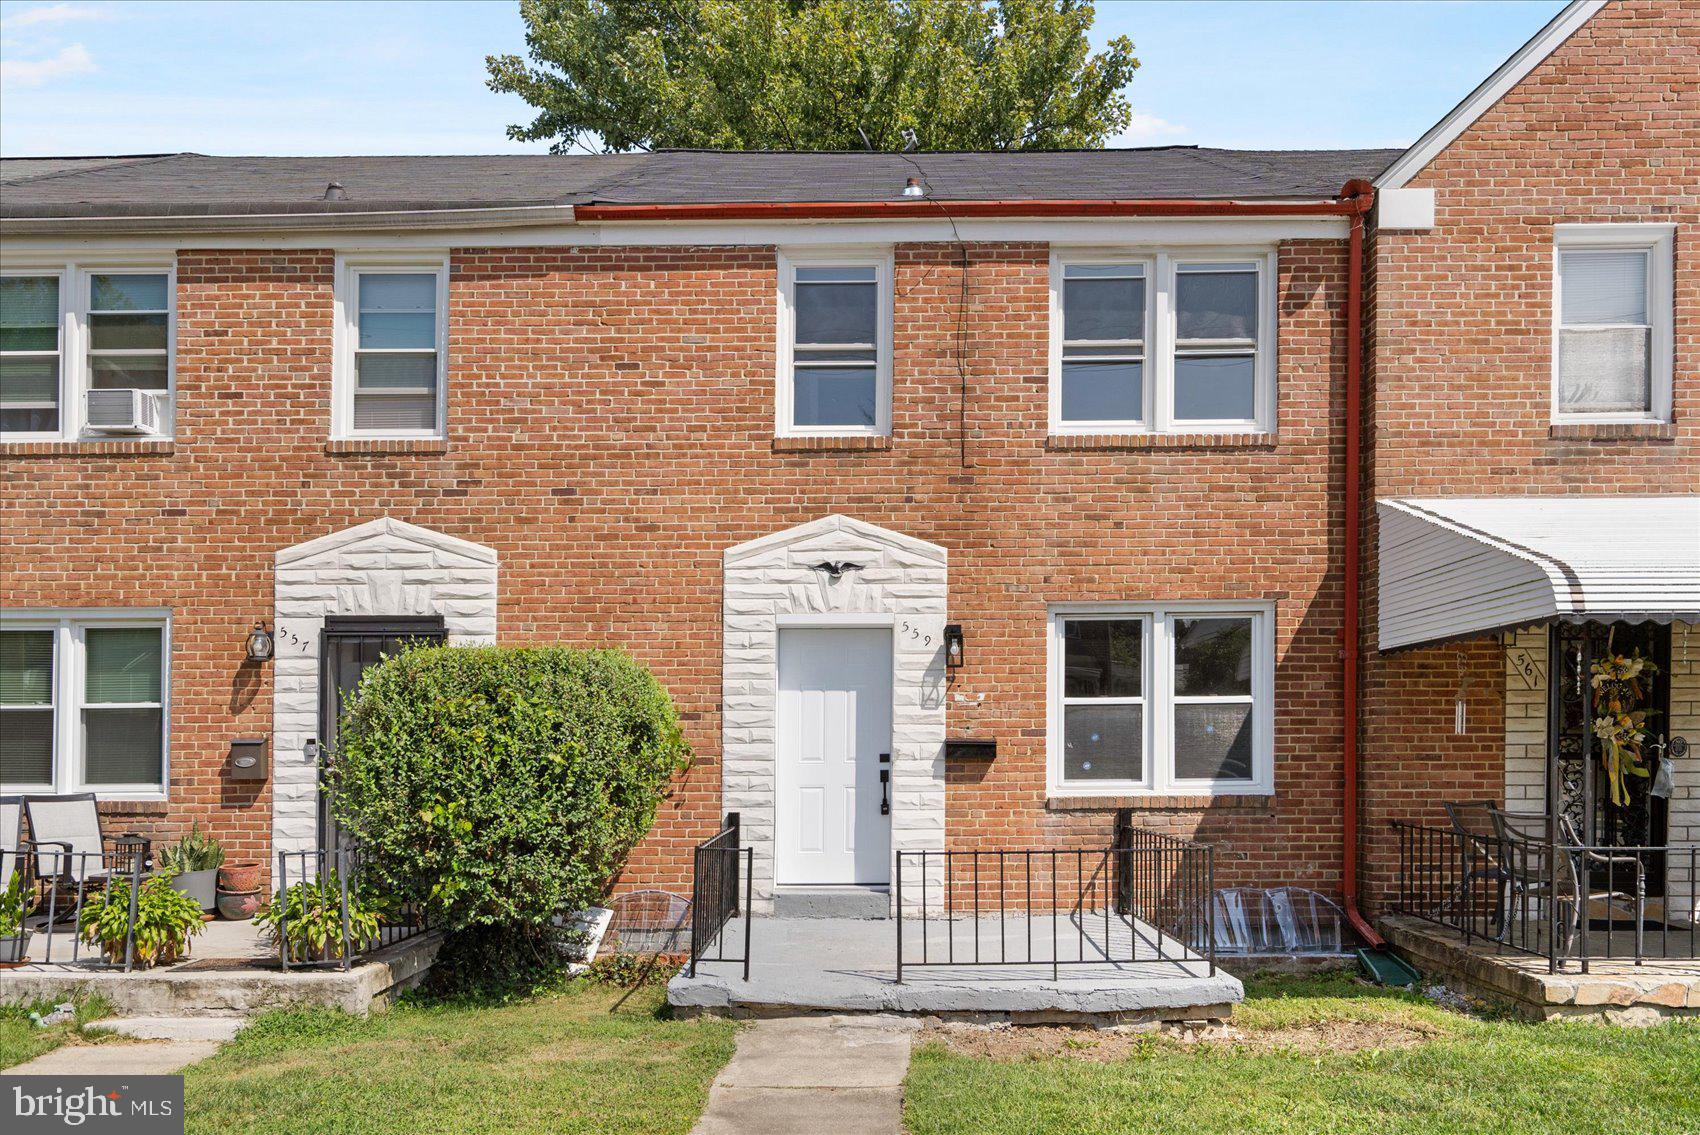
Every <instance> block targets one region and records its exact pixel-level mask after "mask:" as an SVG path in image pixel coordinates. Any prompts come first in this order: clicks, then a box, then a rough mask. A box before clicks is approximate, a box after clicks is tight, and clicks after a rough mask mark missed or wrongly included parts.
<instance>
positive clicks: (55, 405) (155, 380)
mask: <svg viewBox="0 0 1700 1135" xmlns="http://www.w3.org/2000/svg"><path fill="white" fill-rule="evenodd" d="M175 293H176V286H175V280H174V274H173V272H172V270H171V268H170V267H169V266H168V265H161V264H158V263H154V262H149V263H139V262H118V263H113V264H104V263H43V264H42V265H41V266H40V267H38V268H8V269H7V271H6V272H5V274H4V275H0V435H3V436H5V437H6V438H7V439H8V440H20V441H28V440H47V441H55V440H72V439H76V438H83V437H87V438H96V437H103V436H110V435H113V434H126V435H131V436H135V435H138V434H140V435H144V436H145V435H147V434H149V433H152V434H153V435H155V436H160V437H167V436H170V434H171V432H172V418H173V408H172V388H173V382H172V379H173V369H174V367H173V359H172V343H173V337H174V333H175V329H174V324H173V320H174V315H175V299H174V297H175ZM90 391H107V392H110V391H125V392H129V391H135V392H137V393H136V394H134V395H132V396H130V397H129V398H120V399H118V400H116V401H115V402H114V401H113V400H112V399H111V398H110V397H108V398H107V399H106V400H105V401H103V403H102V404H101V406H100V407H99V408H98V409H91V407H90V406H89V404H88V402H86V401H85V397H86V395H87V394H88V392H90ZM138 408H139V409H138Z"/></svg>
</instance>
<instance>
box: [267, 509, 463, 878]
mask: <svg viewBox="0 0 1700 1135" xmlns="http://www.w3.org/2000/svg"><path fill="white" fill-rule="evenodd" d="M276 596H277V609H276V616H275V625H276V640H277V658H276V661H275V662H274V663H273V665H274V666H275V667H276V672H275V674H274V678H275V681H276V693H275V695H274V697H273V701H272V752H273V756H272V850H273V852H274V853H275V852H278V851H306V850H311V849H312V848H313V847H314V845H315V843H316V841H317V839H318V791H319V784H318V768H317V766H316V765H315V763H314V762H313V761H312V760H310V759H309V758H308V756H307V754H306V752H305V749H306V745H307V741H308V740H309V739H310V738H315V737H317V736H318V735H319V632H320V630H321V629H322V628H323V627H324V624H325V616H326V615H441V616H442V617H443V623H444V625H445V627H446V628H447V630H448V635H449V641H450V642H451V643H464V644H474V643H493V642H495V641H496V553H495V552H494V551H493V550H492V549H490V548H486V547H484V546H483V545H482V544H473V543H470V542H468V541H466V540H459V539H456V538H455V537H453V536H446V535H444V534H443V533H441V532H433V531H432V530H430V529H428V528H420V527H418V526H416V525H412V524H405V523H403V522H401V521H399V520H391V519H388V518H385V519H382V520H373V521H370V522H368V523H366V524H361V525H358V526H356V527H354V528H348V529H344V530H343V531H341V532H333V533H331V534H330V535H329V536H321V537H320V538H319V539H317V540H309V541H308V542H307V543H305V544H296V545H295V546H294V547H291V548H285V549H283V550H282V551H280V552H278V553H277V575H276Z"/></svg>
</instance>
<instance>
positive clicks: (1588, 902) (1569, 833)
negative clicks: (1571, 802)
mask: <svg viewBox="0 0 1700 1135" xmlns="http://www.w3.org/2000/svg"><path fill="white" fill-rule="evenodd" d="M1558 837H1559V838H1560V839H1561V840H1563V841H1564V843H1565V845H1566V849H1567V850H1569V852H1570V854H1569V855H1568V856H1566V858H1567V859H1569V860H1570V874H1571V877H1572V879H1573V882H1574V886H1575V888H1576V894H1577V904H1576V906H1577V911H1576V917H1575V919H1574V921H1575V923H1576V929H1580V928H1581V922H1582V919H1584V918H1592V913H1591V911H1592V908H1593V905H1594V903H1595V902H1600V901H1603V902H1604V903H1605V904H1606V934H1607V935H1608V938H1609V935H1610V934H1611V932H1612V930H1611V928H1612V923H1613V922H1615V921H1616V920H1615V919H1614V918H1613V917H1612V908H1613V904H1614V903H1615V902H1617V901H1618V900H1622V901H1624V902H1626V903H1628V904H1630V906H1631V907H1632V908H1633V909H1634V911H1635V956H1636V957H1637V958H1639V957H1641V956H1642V953H1643V951H1644V949H1645V947H1646V945H1647V865H1646V864H1645V863H1643V862H1642V861H1641V857H1640V856H1639V855H1607V854H1605V853H1604V852H1602V851H1600V850H1598V849H1596V848H1589V847H1585V846H1584V845H1583V843H1582V835H1581V833H1580V832H1578V831H1577V830H1576V825H1575V823H1574V822H1572V821H1571V819H1570V817H1569V816H1560V817H1559V818H1558ZM1595 867H1604V868H1605V869H1606V887H1605V889H1604V890H1598V891H1597V890H1594V889H1593V868H1595ZM1622 867H1628V868H1630V869H1631V870H1632V871H1633V878H1634V880H1635V889H1634V890H1633V891H1620V890H1616V889H1615V884H1616V883H1617V882H1618V879H1619V874H1618V869H1619V868H1622ZM1608 944H1609V942H1608ZM1567 950H1568V947H1567Z"/></svg>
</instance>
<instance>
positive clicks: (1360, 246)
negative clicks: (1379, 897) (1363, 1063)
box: [1340, 179, 1387, 949]
mask: <svg viewBox="0 0 1700 1135" xmlns="http://www.w3.org/2000/svg"><path fill="white" fill-rule="evenodd" d="M1340 198H1341V200H1343V201H1347V202H1349V203H1350V204H1351V205H1352V206H1353V209H1352V215H1351V223H1352V231H1351V240H1350V244H1349V246H1348V250H1347V267H1346V471H1345V479H1346V531H1345V561H1346V562H1345V569H1346V570H1345V577H1346V578H1345V582H1344V587H1345V592H1346V597H1345V605H1344V606H1345V610H1344V612H1343V617H1342V618H1341V620H1340V671H1341V682H1342V686H1343V688H1342V690H1341V712H1340V717H1341V722H1340V725H1341V733H1342V742H1343V743H1342V745H1341V749H1340V764H1341V775H1342V777H1343V779H1344V789H1345V792H1344V798H1343V801H1342V809H1341V810H1342V813H1343V815H1342V822H1341V842H1342V844H1343V846H1342V849H1341V855H1342V862H1341V867H1340V894H1341V897H1342V899H1343V900H1344V902H1345V907H1346V920H1347V921H1348V922H1350V923H1351V924H1352V929H1353V930H1356V931H1357V932H1358V935H1359V936H1360V937H1362V938H1363V940H1364V941H1365V942H1366V943H1368V944H1369V945H1370V946H1371V947H1372V948H1377V949H1379V948H1380V947H1382V946H1385V945H1386V944H1387V942H1386V941H1385V940H1384V939H1383V938H1382V937H1381V935H1380V934H1377V933H1376V932H1375V928H1374V927H1373V926H1371V925H1370V924H1369V920H1368V919H1367V918H1365V917H1364V916H1363V913H1362V912H1361V911H1359V910H1358V651H1359V649H1360V647H1361V644H1360V643H1359V641H1358V592H1359V588H1360V584H1361V581H1360V579H1359V573H1360V566H1359V563H1358V551H1359V549H1358V545H1359V542H1360V540H1361V538H1362V534H1363V526H1362V520H1361V517H1360V516H1359V507H1360V504H1359V494H1360V486H1361V483H1362V481H1363V468H1362V466H1361V460H1362V458H1361V454H1362V448H1363V437H1362V434H1363V352H1364V323H1363V307H1364V218H1365V217H1366V216H1367V215H1368V213H1369V210H1370V206H1371V205H1373V204H1374V203H1375V188H1374V187H1373V186H1372V185H1370V183H1369V182H1367V181H1360V180H1356V179H1354V180H1352V181H1348V182H1347V183H1346V186H1345V188H1344V189H1342V190H1340Z"/></svg>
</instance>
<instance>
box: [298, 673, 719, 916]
mask: <svg viewBox="0 0 1700 1135" xmlns="http://www.w3.org/2000/svg"><path fill="white" fill-rule="evenodd" d="M337 750H338V751H337V753H336V759H335V762H334V767H335V769H336V778H335V784H334V786H333V787H334V796H333V798H332V809H333V811H334V813H335V815H336V818H337V821H338V822H339V823H341V824H342V825H343V826H344V827H345V828H347V829H348V830H349V831H350V832H351V833H352V834H353V836H354V837H355V838H356V839H357V840H358V841H359V843H360V844H361V847H362V848H363V850H364V852H365V856H366V860H365V863H366V870H367V872H368V882H371V883H376V884H378V885H379V886H381V887H384V888H386V889H390V890H391V891H392V892H394V893H400V894H408V895H410V896H415V897H421V898H424V899H425V901H426V902H427V903H428V904H429V908H430V910H431V913H432V915H433V916H434V917H435V918H437V919H438V920H440V922H442V923H443V924H446V925H447V926H448V927H449V928H451V929H465V928H472V927H480V926H510V927H544V926H547V925H548V924H549V921H550V919H551V918H553V916H555V915H556V914H559V913H561V912H563V911H570V910H577V909H580V908H583V907H585V906H589V905H591V904H593V903H594V902H596V900H597V899H598V898H600V897H601V895H602V894H603V893H604V891H605V890H606V888H607V886H608V884H609V882H610V881H611V879H612V877H613V875H614V874H615V872H616V871H617V870H618V869H619V868H620V866H621V864H622V863H623V862H624V860H625V856H626V854H627V853H628V852H629V851H630V850H631V848H632V845H633V844H635V843H636V842H637V841H638V839H639V838H640V837H641V836H642V835H643V834H644V832H646V831H648V830H649V826H650V824H651V823H652V822H653V821H654V819H655V809H656V807H657V805H658V804H659V803H660V801H661V798H662V796H663V795H664V794H665V792H666V790H667V787H668V784H669V782H670V780H671V778H672V777H673V775H674V774H675V773H677V772H679V771H681V770H682V769H684V767H685V766H686V765H687V764H688V763H689V761H690V749H689V746H688V745H687V744H686V743H685V740H684V737H683V735H682V734H681V733H680V730H679V721H678V715H677V713H676V712H675V711H674V708H673V703H672V701H671V700H670V699H669V698H668V696H667V693H666V691H665V690H663V689H662V688H661V685H660V683H658V682H657V681H656V680H655V677H654V676H653V675H652V674H650V672H649V671H648V670H646V669H645V668H644V667H642V666H640V665H638V663H636V662H634V661H633V660H632V659H631V658H630V657H629V656H628V655H626V654H625V653H623V652H621V651H617V650H574V649H570V648H567V647H450V646H419V647H414V648H413V649H410V650H407V651H404V652H403V653H401V654H398V655H396V656H394V657H392V658H388V659H385V660H384V661H382V662H380V663H379V664H378V665H376V666H374V667H372V668H371V669H369V670H368V671H367V672H366V674H365V676H364V677H363V678H362V680H361V683H360V688H359V690H358V691H357V693H356V695H355V697H354V698H353V700H352V704H351V705H350V706H349V707H348V709H347V711H346V713H345V714H344V717H343V720H342V722H341V725H340V728H339V731H338V744H337Z"/></svg>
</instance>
